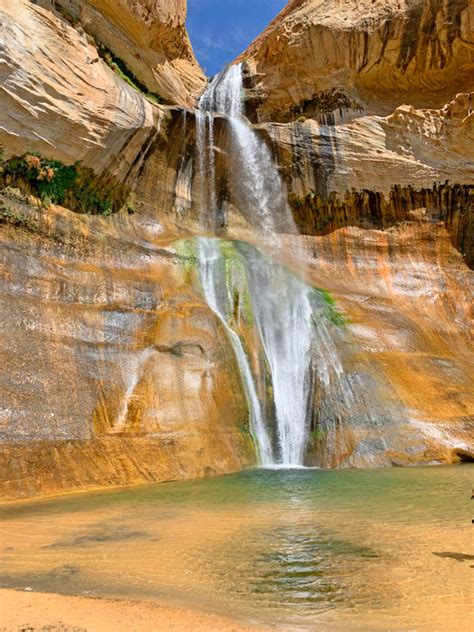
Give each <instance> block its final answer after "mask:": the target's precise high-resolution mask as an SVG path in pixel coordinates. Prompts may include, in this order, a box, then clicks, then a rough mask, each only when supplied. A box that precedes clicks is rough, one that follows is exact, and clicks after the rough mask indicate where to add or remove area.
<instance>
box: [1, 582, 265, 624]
mask: <svg viewBox="0 0 474 632" xmlns="http://www.w3.org/2000/svg"><path fill="white" fill-rule="evenodd" d="M40 630H44V631H45V632H46V631H47V632H85V631H87V632H142V631H147V632H155V631H156V632H257V631H259V632H263V628H259V627H245V626H243V625H241V624H239V623H235V622H233V621H232V620H230V619H226V618H225V617H221V616H219V615H214V614H207V613H203V612H198V611H193V610H188V609H186V608H175V607H170V606H162V605H155V604H151V603H149V602H136V601H128V600H122V599H93V598H89V597H72V596H66V595H55V594H49V593H34V592H22V591H16V590H0V632H20V631H21V632H39V631H40Z"/></svg>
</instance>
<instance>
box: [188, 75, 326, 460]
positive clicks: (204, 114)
mask: <svg viewBox="0 0 474 632" xmlns="http://www.w3.org/2000/svg"><path fill="white" fill-rule="evenodd" d="M243 112H244V108H243V86H242V73H241V66H240V65H237V66H231V67H230V68H228V69H227V70H225V71H224V72H223V73H221V74H220V75H218V76H217V77H215V78H214V80H213V81H212V82H211V83H210V85H209V87H208V89H207V90H206V91H205V93H204V94H203V95H202V97H201V99H200V102H199V109H198V111H197V114H196V117H197V153H198V160H197V163H198V168H199V173H200V181H201V218H202V223H203V227H205V228H207V229H208V228H209V226H212V225H213V224H214V221H215V217H216V214H217V212H218V210H217V208H216V200H217V195H216V191H215V160H214V153H215V148H214V125H213V120H214V115H215V114H220V115H223V116H225V117H226V118H227V120H228V124H229V126H230V130H231V137H232V141H231V151H230V157H231V163H232V169H231V178H232V185H233V186H232V190H233V191H235V192H236V197H237V199H236V200H235V202H236V205H237V206H238V208H239V210H240V211H241V212H242V214H243V215H244V216H245V217H246V218H247V219H248V221H249V222H250V223H251V224H252V226H253V227H254V229H255V231H256V232H257V234H258V235H260V237H261V241H262V245H264V246H265V247H266V248H267V249H268V248H271V250H272V251H273V252H275V250H278V249H279V248H280V247H281V242H280V238H279V232H286V233H296V232H297V231H296V228H295V226H294V223H293V219H292V216H291V212H290V209H289V207H288V203H287V196H286V191H285V188H284V185H283V183H282V181H281V178H280V175H279V173H278V170H277V168H276V166H275V164H274V162H273V160H272V156H271V152H270V150H269V148H268V147H267V146H266V144H265V143H264V142H263V141H262V140H261V139H260V138H259V136H258V135H257V133H256V132H255V131H254V130H253V129H252V127H251V125H250V123H249V121H248V120H247V119H246V118H245V116H244V113H243ZM217 242H218V240H217V239H213V238H204V237H201V238H198V252H199V257H198V258H199V265H200V278H201V284H202V288H203V291H204V296H205V298H206V300H207V302H208V304H209V307H210V308H211V309H212V310H213V311H214V313H215V314H216V315H217V316H218V318H219V319H220V321H221V322H222V323H223V325H224V327H225V329H226V332H227V334H228V337H229V340H230V342H231V344H232V346H233V349H234V352H235V355H236V358H237V362H238V364H239V369H240V373H241V377H242V381H243V383H244V387H245V392H246V395H247V400H248V403H249V408H250V417H251V427H252V433H253V436H254V437H255V441H256V443H257V447H258V451H259V455H260V460H261V463H262V464H264V465H265V464H280V465H283V466H295V465H301V464H302V463H303V459H304V454H305V448H306V444H307V439H308V432H309V428H308V426H309V417H310V413H308V411H310V410H311V404H310V401H309V398H310V394H311V375H310V374H311V370H310V369H311V368H312V349H313V342H314V337H315V334H316V333H317V331H316V328H315V325H314V319H313V306H312V303H311V297H310V293H311V291H312V290H311V288H310V287H309V286H308V285H307V284H306V283H304V281H302V280H301V279H298V278H297V277H296V276H295V275H293V274H291V273H290V272H289V271H288V270H286V269H285V268H284V267H283V266H281V265H279V264H278V263H276V262H274V261H272V260H271V259H269V258H263V257H259V256H256V255H255V249H253V248H252V247H246V246H245V244H240V245H236V246H235V248H236V251H238V253H239V256H240V258H241V261H242V262H243V264H244V266H245V269H246V275H247V283H248V291H249V293H250V297H251V305H252V312H253V317H254V319H255V325H256V330H257V331H258V335H259V338H260V343H261V347H262V349H263V352H264V354H265V362H266V366H267V367H268V372H269V374H270V378H271V386H272V392H273V405H274V417H275V426H276V427H275V429H274V433H273V439H272V440H271V439H270V438H269V433H268V429H267V425H266V423H265V422H264V419H263V416H262V407H261V403H260V401H259V398H258V395H257V393H258V388H257V386H256V385H255V379H256V378H255V377H254V376H253V375H252V370H251V368H250V364H249V361H248V359H247V356H246V352H245V349H244V345H243V343H242V341H241V339H240V337H239V334H238V332H237V331H236V330H235V323H233V322H231V319H230V317H229V310H228V306H226V294H225V292H224V291H223V289H222V286H223V285H225V283H226V279H225V278H224V276H223V275H224V272H223V270H224V268H225V262H224V261H223V259H222V254H221V252H220V250H219V247H218V243H217ZM318 338H319V341H321V335H319V336H318ZM322 368H323V367H321V368H320V369H318V370H321V369H322Z"/></svg>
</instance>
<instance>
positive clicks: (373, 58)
mask: <svg viewBox="0 0 474 632" xmlns="http://www.w3.org/2000/svg"><path fill="white" fill-rule="evenodd" d="M473 44H474V6H473V5H472V3H471V2H469V0H461V1H460V0H447V1H446V2H441V0H433V1H427V0H388V1H387V0H373V1H369V0H364V1H362V2H360V1H356V0H293V1H291V2H289V3H288V6H287V7H286V8H285V9H284V10H283V11H282V12H281V14H280V15H279V16H278V17H277V18H276V19H275V20H274V21H273V22H272V24H271V25H270V26H269V27H268V28H267V29H266V31H264V33H263V34H262V35H261V36H260V37H259V38H257V40H256V41H255V42H254V43H253V44H251V46H250V47H249V48H248V49H247V50H246V51H245V53H243V54H242V57H241V59H242V60H244V61H245V63H246V66H247V71H248V77H247V85H248V88H249V94H248V96H249V100H250V101H251V108H252V111H253V112H254V114H253V115H254V117H256V118H257V119H258V120H260V121H288V120H293V119H295V118H297V117H298V116H302V115H304V116H315V115H317V114H319V113H324V112H330V111H334V110H337V109H339V108H341V109H344V110H353V111H356V112H357V111H366V112H368V113H384V114H388V113H389V112H391V111H392V110H393V109H394V108H395V107H396V106H397V105H399V104H400V103H406V104H409V105H413V106H415V107H423V106H424V107H426V106H428V107H440V106H442V105H443V104H444V103H446V102H448V101H449V100H450V99H451V98H452V96H453V94H454V93H455V92H459V91H461V90H462V91H472V90H473V89H474V73H473V67H474V58H473V55H474V53H473Z"/></svg>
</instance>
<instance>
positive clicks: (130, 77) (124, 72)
mask: <svg viewBox="0 0 474 632" xmlns="http://www.w3.org/2000/svg"><path fill="white" fill-rule="evenodd" d="M96 47H97V51H98V53H99V55H100V57H101V58H102V59H103V60H104V61H105V63H106V64H107V65H108V66H109V68H111V69H112V70H113V71H114V72H115V74H116V75H118V76H119V77H120V79H122V80H123V81H125V83H127V84H128V85H129V86H130V87H131V88H133V89H134V90H136V91H137V92H140V94H143V96H144V97H145V99H147V100H148V101H150V103H154V104H155V105H160V104H163V103H166V101H165V99H163V97H161V96H160V95H159V94H156V93H154V92H150V91H149V90H148V88H147V87H146V86H145V84H143V83H142V82H141V81H140V80H139V79H138V78H137V77H136V76H135V75H134V74H133V72H132V71H131V70H130V68H128V66H127V64H126V63H125V62H124V61H123V60H122V59H120V57H117V56H116V55H114V53H113V52H112V51H111V50H110V49H108V48H107V47H106V46H104V44H102V43H100V42H96Z"/></svg>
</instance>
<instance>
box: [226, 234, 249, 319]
mask: <svg viewBox="0 0 474 632" xmlns="http://www.w3.org/2000/svg"><path fill="white" fill-rule="evenodd" d="M219 249H220V252H221V255H222V258H223V260H224V274H225V285H226V289H227V298H228V301H229V305H230V314H228V315H227V317H228V319H231V318H233V319H234V320H235V322H238V321H239V316H242V318H243V321H244V324H245V325H246V326H247V327H252V325H253V313H252V299H251V297H250V291H249V281H248V276H247V270H246V268H245V264H244V262H243V260H242V256H241V255H240V253H239V252H238V251H237V250H236V248H235V244H234V243H233V242H230V241H220V242H219Z"/></svg>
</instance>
